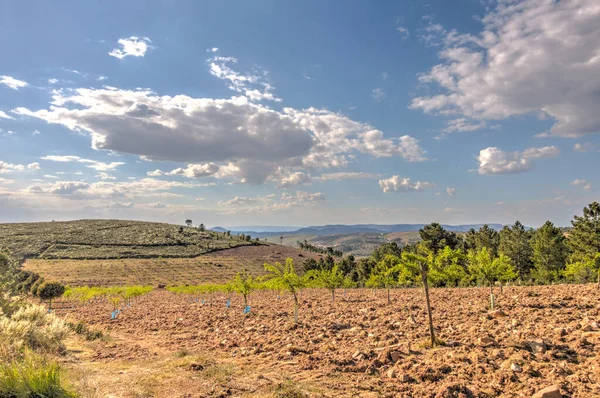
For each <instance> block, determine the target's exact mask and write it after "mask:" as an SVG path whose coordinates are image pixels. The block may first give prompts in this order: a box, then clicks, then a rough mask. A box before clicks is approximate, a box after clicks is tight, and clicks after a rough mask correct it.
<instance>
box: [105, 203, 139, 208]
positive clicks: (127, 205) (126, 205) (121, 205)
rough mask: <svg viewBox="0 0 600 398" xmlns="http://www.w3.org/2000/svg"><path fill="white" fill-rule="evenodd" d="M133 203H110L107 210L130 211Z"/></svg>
mask: <svg viewBox="0 0 600 398" xmlns="http://www.w3.org/2000/svg"><path fill="white" fill-rule="evenodd" d="M133 206H134V204H133V202H112V203H110V204H109V205H108V208H109V209H131V208H132V207H133Z"/></svg>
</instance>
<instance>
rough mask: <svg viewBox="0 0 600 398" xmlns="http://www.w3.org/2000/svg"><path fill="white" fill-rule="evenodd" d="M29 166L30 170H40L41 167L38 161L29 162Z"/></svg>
mask: <svg viewBox="0 0 600 398" xmlns="http://www.w3.org/2000/svg"><path fill="white" fill-rule="evenodd" d="M27 168H28V169H29V170H39V169H40V164H39V163H38V162H33V163H29V164H28V165H27Z"/></svg>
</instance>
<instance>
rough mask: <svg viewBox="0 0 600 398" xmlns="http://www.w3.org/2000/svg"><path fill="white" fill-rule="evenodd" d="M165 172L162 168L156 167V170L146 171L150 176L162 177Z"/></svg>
mask: <svg viewBox="0 0 600 398" xmlns="http://www.w3.org/2000/svg"><path fill="white" fill-rule="evenodd" d="M163 174H165V173H164V172H163V171H162V170H161V169H156V170H154V171H149V172H147V173H146V175H148V176H150V177H160V176H162V175H163Z"/></svg>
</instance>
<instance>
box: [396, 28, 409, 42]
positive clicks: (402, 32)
mask: <svg viewBox="0 0 600 398" xmlns="http://www.w3.org/2000/svg"><path fill="white" fill-rule="evenodd" d="M396 31H397V32H398V33H400V36H401V37H402V39H406V38H408V36H410V32H409V31H408V29H406V28H404V27H402V26H398V27H397V28H396Z"/></svg>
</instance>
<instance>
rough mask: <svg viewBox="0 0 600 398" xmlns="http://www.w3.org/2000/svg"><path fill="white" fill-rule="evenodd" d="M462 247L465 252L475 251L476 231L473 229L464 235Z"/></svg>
mask: <svg viewBox="0 0 600 398" xmlns="http://www.w3.org/2000/svg"><path fill="white" fill-rule="evenodd" d="M463 247H464V249H465V252H468V251H469V250H476V249H477V231H475V229H473V228H471V229H470V230H469V232H467V233H466V234H465V237H464V240H463Z"/></svg>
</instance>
